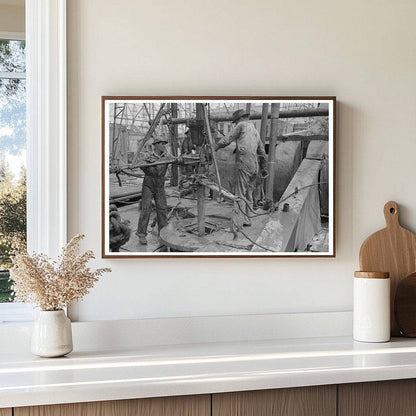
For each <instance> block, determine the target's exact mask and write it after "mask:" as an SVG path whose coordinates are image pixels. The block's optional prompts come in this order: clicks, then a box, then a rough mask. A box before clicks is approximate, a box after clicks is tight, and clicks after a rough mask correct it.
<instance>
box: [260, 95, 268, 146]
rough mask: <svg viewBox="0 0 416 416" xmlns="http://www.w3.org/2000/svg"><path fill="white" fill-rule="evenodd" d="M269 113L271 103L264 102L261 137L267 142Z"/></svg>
mask: <svg viewBox="0 0 416 416" xmlns="http://www.w3.org/2000/svg"><path fill="white" fill-rule="evenodd" d="M268 115H269V103H263V108H262V112H261V125H260V139H261V141H262V142H263V144H264V143H266V134H267V118H268Z"/></svg>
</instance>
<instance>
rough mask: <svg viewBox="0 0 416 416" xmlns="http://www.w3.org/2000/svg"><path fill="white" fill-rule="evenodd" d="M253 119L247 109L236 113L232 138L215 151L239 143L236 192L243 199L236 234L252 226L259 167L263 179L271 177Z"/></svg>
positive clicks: (234, 219)
mask: <svg viewBox="0 0 416 416" xmlns="http://www.w3.org/2000/svg"><path fill="white" fill-rule="evenodd" d="M249 118H250V114H249V113H247V112H246V111H245V110H242V109H241V110H237V111H234V113H233V115H232V121H233V123H234V125H235V127H234V129H233V130H232V132H231V133H230V135H229V136H226V137H223V138H222V139H220V140H219V141H218V142H217V144H216V145H215V150H218V149H221V148H223V147H226V146H228V145H229V144H231V143H232V142H233V141H235V142H236V156H235V158H236V164H237V180H236V185H235V191H234V193H235V195H236V196H237V197H240V198H242V199H240V200H238V201H236V202H235V203H234V208H233V214H232V222H231V230H232V231H233V232H234V234H235V235H236V232H237V231H239V230H240V229H241V227H247V226H250V225H251V221H250V218H249V213H250V209H249V207H248V205H251V206H252V205H253V190H254V189H255V186H256V180H257V177H258V175H259V165H260V175H261V177H263V178H265V177H266V176H267V175H268V172H267V169H266V167H267V157H266V152H265V151H264V146H263V143H262V141H261V140H260V135H259V133H258V132H257V130H256V128H255V127H254V125H253V123H250V122H249Z"/></svg>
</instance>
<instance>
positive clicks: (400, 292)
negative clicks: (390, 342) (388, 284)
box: [394, 273, 416, 337]
mask: <svg viewBox="0 0 416 416" xmlns="http://www.w3.org/2000/svg"><path fill="white" fill-rule="evenodd" d="M394 314H395V317H396V322H397V325H398V326H399V329H400V332H401V333H402V334H403V335H405V336H406V337H416V273H412V274H411V275H409V276H407V277H406V278H404V279H403V280H401V281H400V283H399V284H398V286H397V290H396V299H395V301H394Z"/></svg>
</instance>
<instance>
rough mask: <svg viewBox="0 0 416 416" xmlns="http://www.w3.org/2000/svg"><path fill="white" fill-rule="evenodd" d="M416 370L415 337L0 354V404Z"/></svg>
mask: <svg viewBox="0 0 416 416" xmlns="http://www.w3.org/2000/svg"><path fill="white" fill-rule="evenodd" d="M414 377H416V340H411V339H403V338H397V339H393V340H392V341H391V342H389V343H383V344H363V343H358V342H354V341H352V340H351V338H349V337H330V338H307V339H292V340H285V339H280V340H259V341H238V342H216V343H200V344H186V345H166V346H141V347H136V348H131V347H129V348H126V349H123V348H117V349H108V350H106V349H102V348H101V349H92V350H87V349H86V350H83V351H80V350H78V351H76V352H74V353H72V354H70V355H69V356H68V357H66V358H61V359H41V358H35V357H33V356H32V355H31V354H30V353H29V352H26V353H24V352H22V351H20V352H12V351H9V352H5V353H3V354H0V407H11V406H15V407H18V406H28V405H41V404H54V403H71V402H87V401H98V400H116V399H131V398H143V397H156V396H174V395H187V394H203V393H218V392H230V391H242V390H256V389H273V388H283V387H298V386H307V385H323V384H339V383H351V382H363V381H375V380H391V379H404V378H414Z"/></svg>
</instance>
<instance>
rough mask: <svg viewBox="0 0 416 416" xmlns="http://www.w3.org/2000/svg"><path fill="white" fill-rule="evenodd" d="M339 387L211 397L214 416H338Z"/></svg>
mask: <svg viewBox="0 0 416 416" xmlns="http://www.w3.org/2000/svg"><path fill="white" fill-rule="evenodd" d="M335 414H336V386H318V387H298V388H290V389H277V390H260V391H247V392H237V393H222V394H214V395H213V396H212V415H213V416H303V415H305V416H335Z"/></svg>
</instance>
